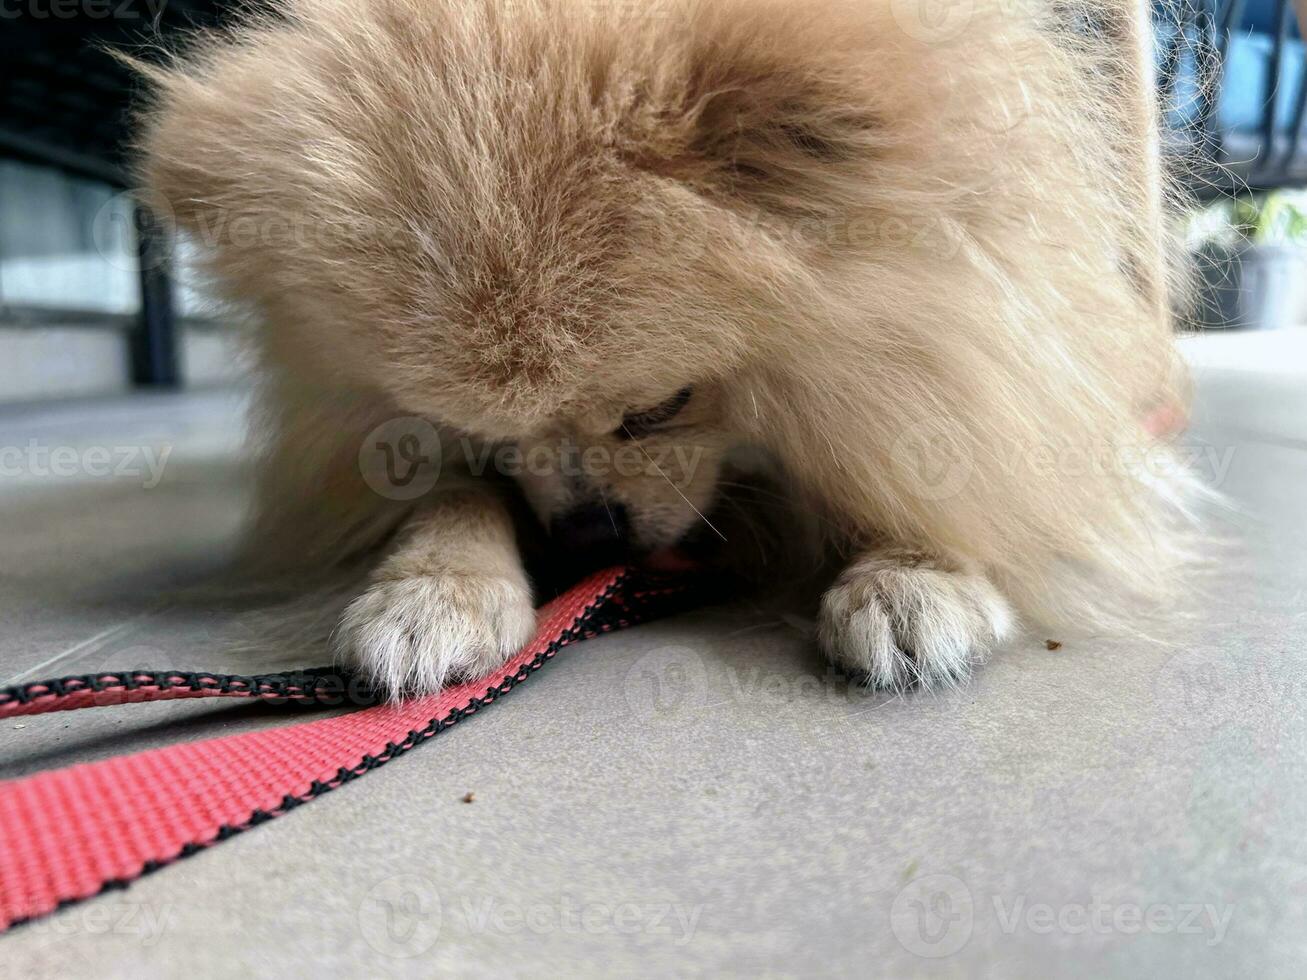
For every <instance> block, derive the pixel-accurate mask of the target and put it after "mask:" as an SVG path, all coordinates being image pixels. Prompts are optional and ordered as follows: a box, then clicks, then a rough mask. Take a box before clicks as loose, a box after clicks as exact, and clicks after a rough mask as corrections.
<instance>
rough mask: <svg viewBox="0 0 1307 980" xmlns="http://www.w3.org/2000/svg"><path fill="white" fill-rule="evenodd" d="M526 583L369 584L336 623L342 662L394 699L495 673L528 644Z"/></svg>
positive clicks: (416, 580)
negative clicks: (352, 667) (338, 628)
mask: <svg viewBox="0 0 1307 980" xmlns="http://www.w3.org/2000/svg"><path fill="white" fill-rule="evenodd" d="M534 630H535V609H534V608H533V607H532V605H531V592H530V590H529V588H528V587H527V585H526V583H525V581H516V580H513V579H509V578H503V577H498V576H494V575H478V574H455V573H442V574H438V575H423V576H415V577H410V578H395V579H389V580H382V581H379V582H376V583H374V584H373V585H372V586H371V588H369V589H368V591H367V592H365V593H363V595H361V596H359V597H358V598H357V599H355V600H354V601H353V602H352V603H350V605H349V608H348V609H346V610H345V615H344V616H343V618H342V619H341V624H340V630H339V631H338V633H337V636H338V644H339V652H340V656H341V658H342V659H343V660H344V661H345V662H347V663H349V664H350V665H352V666H354V667H355V668H357V669H358V670H360V671H361V672H362V673H363V674H364V675H365V676H367V677H368V678H369V679H370V680H371V681H372V682H373V683H374V684H376V685H377V686H379V687H380V688H382V689H383V690H385V691H387V692H389V694H390V695H391V696H392V697H399V696H401V695H408V694H414V695H417V694H429V693H431V692H433V691H438V690H440V689H441V688H442V687H444V686H445V685H446V684H448V683H450V682H453V681H462V680H471V679H474V678H477V677H481V676H484V675H485V674H487V673H489V672H490V671H492V670H494V669H495V668H496V667H498V666H499V665H500V664H502V663H503V662H504V661H506V660H507V659H508V658H509V657H511V656H512V655H513V654H515V653H517V652H518V650H520V649H521V648H522V646H523V645H524V644H525V643H526V642H527V641H528V640H530V639H531V635H532V633H533V632H534Z"/></svg>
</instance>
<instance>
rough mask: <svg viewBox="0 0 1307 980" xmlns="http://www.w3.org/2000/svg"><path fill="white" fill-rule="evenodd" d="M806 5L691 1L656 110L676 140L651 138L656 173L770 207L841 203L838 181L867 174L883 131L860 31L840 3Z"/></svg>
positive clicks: (803, 209)
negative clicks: (672, 79)
mask: <svg viewBox="0 0 1307 980" xmlns="http://www.w3.org/2000/svg"><path fill="white" fill-rule="evenodd" d="M814 6H817V7H819V8H821V9H820V10H817V11H813V10H810V9H808V8H807V5H803V4H792V3H788V4H769V3H762V4H751V5H749V10H748V11H741V10H740V9H738V7H739V5H738V4H735V3H730V2H724V3H722V4H719V5H704V6H703V7H700V8H699V9H698V11H697V17H696V19H695V20H694V22H693V23H692V24H691V26H690V28H689V31H690V32H691V33H690V39H689V41H688V43H687V44H686V46H685V48H684V49H683V51H684V55H683V57H684V61H683V62H682V64H681V65H680V66H679V75H680V87H679V89H678V90H677V91H675V92H669V93H667V94H668V95H669V96H670V97H671V99H670V100H671V102H672V103H673V105H672V109H671V111H668V112H665V113H664V114H663V115H662V117H661V119H662V120H663V122H664V124H665V123H666V121H667V120H669V119H671V120H674V121H675V124H676V127H677V130H678V132H677V137H678V138H677V139H676V140H675V141H672V140H667V139H663V140H661V141H654V143H653V144H652V145H653V147H654V154H653V156H652V158H651V159H650V161H649V162H651V163H652V164H653V166H654V168H655V169H658V170H660V171H661V172H663V173H665V174H668V175H672V176H676V177H679V178H681V179H683V180H686V181H687V182H689V183H691V184H692V185H694V186H695V187H696V189H698V190H700V191H702V192H705V193H709V194H712V195H727V196H729V197H731V198H734V199H736V200H744V201H746V202H747V203H749V204H751V205H754V206H758V207H763V208H765V209H767V210H769V211H777V212H781V213H787V214H788V213H797V214H805V213H811V212H814V211H816V212H819V213H826V212H828V211H830V210H831V209H832V208H837V207H838V206H839V198H840V194H841V186H842V185H844V184H845V182H846V181H848V180H849V179H851V178H853V179H856V178H858V177H859V176H861V175H862V174H864V173H865V170H866V167H867V165H868V161H869V160H870V159H873V158H874V151H875V148H876V145H877V143H878V141H879V140H881V139H883V132H884V127H883V126H882V125H881V123H880V121H879V120H880V109H879V107H878V105H877V98H876V94H875V92H874V90H873V87H872V79H873V78H874V73H873V72H872V70H871V67H870V66H868V65H867V64H866V63H865V46H863V47H855V46H854V45H852V44H851V43H850V42H849V38H851V37H857V38H862V37H864V36H865V29H858V30H856V31H855V30H853V29H852V26H851V25H849V24H848V19H849V16H850V15H849V11H848V8H847V6H846V5H844V4H840V3H818V4H815V5H814ZM732 11H733V12H734V14H732ZM842 25H843V27H845V28H848V29H847V30H846V29H842ZM664 135H665V134H664ZM659 142H661V147H660V146H659ZM659 150H661V151H662V155H661V157H659ZM669 150H671V151H672V152H668V151H669Z"/></svg>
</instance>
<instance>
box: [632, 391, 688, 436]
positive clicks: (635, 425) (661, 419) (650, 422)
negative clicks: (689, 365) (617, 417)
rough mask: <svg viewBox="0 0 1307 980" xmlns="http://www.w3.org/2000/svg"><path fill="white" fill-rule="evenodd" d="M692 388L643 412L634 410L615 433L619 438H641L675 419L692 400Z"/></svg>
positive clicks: (679, 392)
mask: <svg viewBox="0 0 1307 980" xmlns="http://www.w3.org/2000/svg"><path fill="white" fill-rule="evenodd" d="M691 393H692V389H690V388H682V389H681V390H680V391H678V392H677V393H676V394H674V395H673V396H672V397H671V398H669V399H667V401H665V402H663V403H662V404H661V405H658V406H656V407H654V408H650V409H646V410H645V411H643V412H632V413H630V414H629V415H627V416H626V417H625V418H623V419H622V427H621V428H620V429H618V430H617V432H616V433H614V434H615V435H616V436H617V437H618V438H619V439H640V438H643V437H644V436H647V435H648V434H649V433H650V432H652V431H653V430H654V429H656V428H658V427H659V426H660V425H663V424H664V423H666V422H670V421H671V420H672V419H674V418H675V417H676V416H677V415H678V414H679V413H680V411H681V409H683V408H684V407H685V406H686V404H687V403H688V402H689V401H690V395H691Z"/></svg>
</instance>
